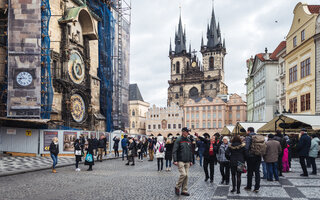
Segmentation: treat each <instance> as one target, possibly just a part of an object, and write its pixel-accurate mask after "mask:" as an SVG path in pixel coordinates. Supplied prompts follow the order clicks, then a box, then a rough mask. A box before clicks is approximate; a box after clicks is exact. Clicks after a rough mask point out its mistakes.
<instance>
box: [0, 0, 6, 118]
mask: <svg viewBox="0 0 320 200" xmlns="http://www.w3.org/2000/svg"><path fill="white" fill-rule="evenodd" d="M0 6H3V7H1V8H0V66H4V69H3V71H2V72H1V74H0V116H2V117H5V116H6V115H7V91H8V74H7V73H8V1H7V0H4V1H3V2H2V5H0ZM0 69H1V67H0ZM1 70H2V69H1Z"/></svg>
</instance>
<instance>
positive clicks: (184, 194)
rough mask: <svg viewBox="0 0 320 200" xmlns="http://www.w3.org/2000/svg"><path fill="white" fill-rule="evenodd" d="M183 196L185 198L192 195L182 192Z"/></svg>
mask: <svg viewBox="0 0 320 200" xmlns="http://www.w3.org/2000/svg"><path fill="white" fill-rule="evenodd" d="M181 195H183V196H190V194H189V193H188V192H181Z"/></svg>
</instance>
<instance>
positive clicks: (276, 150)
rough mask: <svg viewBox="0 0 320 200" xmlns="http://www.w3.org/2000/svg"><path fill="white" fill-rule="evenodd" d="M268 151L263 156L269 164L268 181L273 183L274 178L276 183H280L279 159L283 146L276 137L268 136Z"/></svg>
mask: <svg viewBox="0 0 320 200" xmlns="http://www.w3.org/2000/svg"><path fill="white" fill-rule="evenodd" d="M268 138H269V139H268V142H266V144H267V151H266V154H265V155H264V156H263V159H264V162H266V163H267V180H268V181H273V177H274V178H275V180H276V181H279V176H278V166H277V165H278V158H279V155H280V154H281V152H282V150H281V145H280V142H279V141H277V140H276V139H275V138H274V135H272V134H269V135H268Z"/></svg>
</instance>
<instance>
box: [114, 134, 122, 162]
mask: <svg viewBox="0 0 320 200" xmlns="http://www.w3.org/2000/svg"><path fill="white" fill-rule="evenodd" d="M113 142H114V143H113V150H114V157H119V142H120V138H119V137H117V136H114V138H113Z"/></svg>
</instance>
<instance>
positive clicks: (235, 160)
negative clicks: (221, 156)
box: [226, 136, 246, 194]
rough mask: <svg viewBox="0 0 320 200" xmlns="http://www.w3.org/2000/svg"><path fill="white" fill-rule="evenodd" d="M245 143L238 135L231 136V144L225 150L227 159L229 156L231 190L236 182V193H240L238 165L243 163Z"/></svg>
mask: <svg viewBox="0 0 320 200" xmlns="http://www.w3.org/2000/svg"><path fill="white" fill-rule="evenodd" d="M245 146H246V145H245V143H242V142H241V139H240V137H239V136H235V137H233V139H232V141H231V144H229V147H228V149H227V151H226V157H227V159H228V158H230V159H229V160H230V167H231V174H232V190H231V192H235V191H236V183H237V194H240V185H241V173H242V172H240V171H238V165H239V164H240V163H243V164H244V163H245V156H246V151H245Z"/></svg>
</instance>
